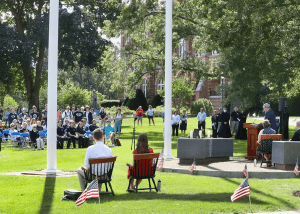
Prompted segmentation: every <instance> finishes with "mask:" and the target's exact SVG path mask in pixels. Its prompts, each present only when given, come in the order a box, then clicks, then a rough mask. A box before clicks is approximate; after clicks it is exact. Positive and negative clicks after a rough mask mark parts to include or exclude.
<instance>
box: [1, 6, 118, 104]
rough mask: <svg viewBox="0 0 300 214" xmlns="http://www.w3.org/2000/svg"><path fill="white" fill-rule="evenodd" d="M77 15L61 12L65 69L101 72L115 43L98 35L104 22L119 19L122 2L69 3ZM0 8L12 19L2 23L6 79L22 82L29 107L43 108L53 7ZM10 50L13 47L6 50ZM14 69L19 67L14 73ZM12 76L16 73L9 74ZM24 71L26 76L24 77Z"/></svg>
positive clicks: (61, 59) (61, 58)
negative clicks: (107, 51)
mask: <svg viewBox="0 0 300 214" xmlns="http://www.w3.org/2000/svg"><path fill="white" fill-rule="evenodd" d="M66 2H67V3H70V4H72V5H69V6H72V12H68V10H67V9H66V8H65V7H64V8H63V7H62V5H61V8H60V13H59V16H60V17H59V20H60V22H59V67H60V68H66V67H74V61H77V62H78V64H79V66H80V67H83V66H85V67H90V68H93V67H96V66H97V65H98V63H99V62H98V60H99V58H100V56H101V55H102V52H103V51H104V49H105V46H106V45H108V44H109V42H108V41H107V40H105V39H103V38H102V37H101V35H99V33H98V27H103V22H104V20H107V19H108V20H113V19H115V18H116V17H117V15H118V10H119V9H118V7H119V4H118V2H119V1H117V0H116V1H114V0H111V1H107V2H102V1H101V2H100V1H95V0H86V1H85V5H84V7H79V5H80V4H82V3H81V1H80V0H78V1H77V0H69V1H66ZM0 9H1V11H2V12H3V14H4V13H5V14H9V13H11V16H9V15H7V16H6V17H5V19H4V20H5V21H2V22H1V25H0V32H1V33H3V35H4V36H3V37H2V36H1V44H5V45H3V46H2V47H3V48H4V50H2V51H0V57H1V59H0V64H1V65H2V66H0V74H1V75H0V80H1V81H2V82H4V81H9V82H10V81H11V80H12V79H13V78H16V77H18V76H19V77H20V78H19V79H20V80H21V79H22V82H23V83H24V86H25V88H26V93H27V99H28V102H29V106H30V107H31V106H32V105H36V106H37V107H38V108H39V90H40V87H41V86H43V85H44V84H45V81H46V79H47V72H46V70H45V69H43V64H44V60H45V58H46V57H47V56H46V55H47V52H46V51H47V49H46V47H47V45H48V28H49V15H48V12H49V2H48V1H44V0H22V1H21V0H2V1H1V2H0ZM6 47H7V48H6ZM12 68H16V69H15V70H17V71H16V72H13V70H12ZM7 71H10V72H7ZM20 71H21V72H20Z"/></svg>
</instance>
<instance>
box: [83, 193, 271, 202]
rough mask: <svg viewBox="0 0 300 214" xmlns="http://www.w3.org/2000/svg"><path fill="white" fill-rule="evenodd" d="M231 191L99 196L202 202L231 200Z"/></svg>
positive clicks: (128, 199)
mask: <svg viewBox="0 0 300 214" xmlns="http://www.w3.org/2000/svg"><path fill="white" fill-rule="evenodd" d="M232 194H233V193H199V194H168V193H156V192H139V193H124V194H120V195H119V194H118V195H116V196H115V197H110V196H101V203H106V202H111V201H132V200H136V201H140V200H174V201H177V200H178V201H179V200H182V201H199V202H200V201H202V202H212V201H215V202H231V201H230V197H231V195H232ZM248 201H249V199H247V198H245V199H243V200H240V201H236V202H235V203H238V202H239V203H248ZM86 202H87V203H99V201H98V199H96V200H87V201H86ZM251 202H252V203H255V204H268V203H266V202H264V201H261V200H258V199H251Z"/></svg>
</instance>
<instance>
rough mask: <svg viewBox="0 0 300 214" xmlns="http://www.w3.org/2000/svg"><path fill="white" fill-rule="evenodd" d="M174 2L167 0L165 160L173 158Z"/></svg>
mask: <svg viewBox="0 0 300 214" xmlns="http://www.w3.org/2000/svg"><path fill="white" fill-rule="evenodd" d="M172 4H173V1H172V0H166V29H165V33H166V36H165V123H164V127H165V138H164V152H165V154H164V155H165V159H173V157H172V138H171V116H172V114H171V112H172Z"/></svg>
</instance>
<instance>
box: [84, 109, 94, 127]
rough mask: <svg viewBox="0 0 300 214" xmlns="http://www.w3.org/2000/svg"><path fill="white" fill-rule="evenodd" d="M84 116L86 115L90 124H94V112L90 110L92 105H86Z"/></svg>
mask: <svg viewBox="0 0 300 214" xmlns="http://www.w3.org/2000/svg"><path fill="white" fill-rule="evenodd" d="M83 117H86V119H87V123H88V124H92V122H93V113H92V112H90V107H89V106H88V105H86V106H85V112H84V114H83Z"/></svg>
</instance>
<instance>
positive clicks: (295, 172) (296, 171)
mask: <svg viewBox="0 0 300 214" xmlns="http://www.w3.org/2000/svg"><path fill="white" fill-rule="evenodd" d="M294 174H295V175H296V176H298V175H299V166H298V159H297V163H296V166H295V169H294Z"/></svg>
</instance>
